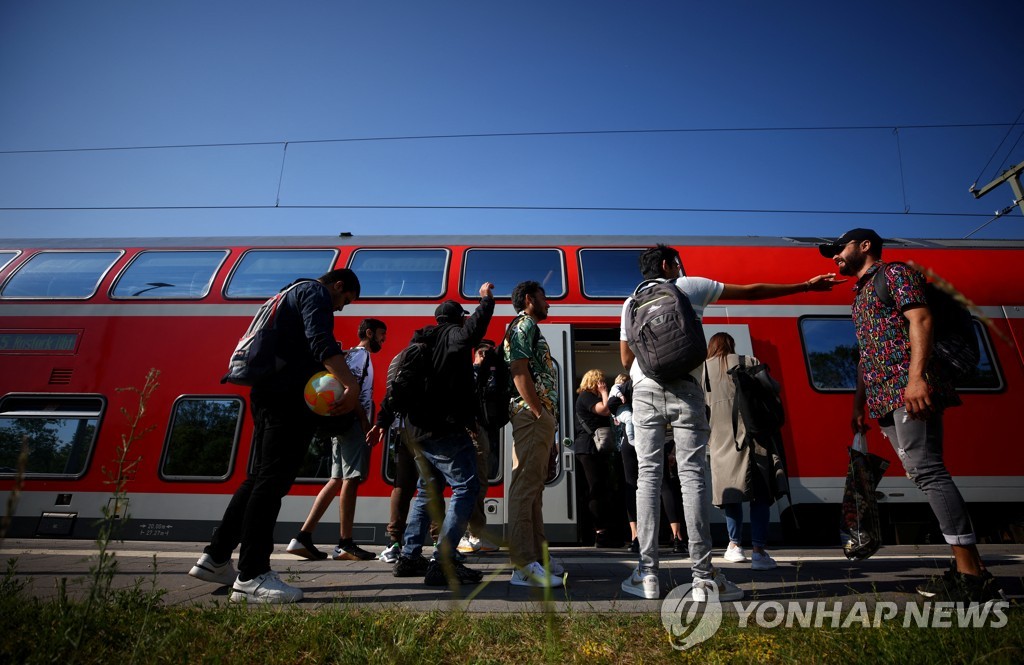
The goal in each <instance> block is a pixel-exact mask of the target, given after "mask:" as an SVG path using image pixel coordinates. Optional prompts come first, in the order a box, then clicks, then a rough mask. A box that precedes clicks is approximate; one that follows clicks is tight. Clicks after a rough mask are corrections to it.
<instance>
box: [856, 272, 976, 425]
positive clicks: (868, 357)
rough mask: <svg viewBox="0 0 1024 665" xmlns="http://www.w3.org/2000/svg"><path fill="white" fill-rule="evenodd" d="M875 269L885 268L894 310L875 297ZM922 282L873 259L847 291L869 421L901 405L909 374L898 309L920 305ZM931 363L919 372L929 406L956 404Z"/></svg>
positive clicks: (906, 334)
mask: <svg viewBox="0 0 1024 665" xmlns="http://www.w3.org/2000/svg"><path fill="white" fill-rule="evenodd" d="M879 270H885V275H886V280H887V281H888V284H889V293H890V294H891V295H892V300H893V303H895V305H896V306H895V307H886V306H885V304H884V303H882V301H881V300H880V299H879V298H878V294H877V293H876V291H875V283H874V277H875V273H876V272H878V271H879ZM924 284H925V279H924V275H922V274H921V273H920V272H918V271H916V270H914V269H913V268H910V267H909V266H907V265H904V264H902V263H884V262H882V261H877V262H875V263H874V264H873V265H872V266H871V267H870V268H868V270H867V272H866V273H864V275H863V276H862V277H861V278H860V279H859V280H857V283H856V285H854V287H853V290H854V293H855V294H856V296H855V298H854V301H853V325H854V328H855V329H856V331H857V345H858V347H859V351H860V369H861V372H862V374H863V377H864V387H865V389H866V397H867V407H868V413H870V414H871V417H872V418H881V417H882V416H884V415H886V414H887V413H889V412H890V411H894V410H895V409H898V408H900V407H902V406H904V401H903V391H904V389H905V388H906V387H907V380H908V379H909V375H910V321H908V320H907V318H906V317H905V316H903V310H904V309H906V308H907V307H909V306H910V305H916V304H922V303H925V302H926V300H925V294H924ZM933 362H934V358H933V359H932V360H930V361H929V369H928V371H926V372H925V381H927V382H928V385H929V386H931V388H932V395H931V399H932V402H933V403H934V404H937V405H938V406H940V407H947V406H955V405H957V404H959V403H960V399H959V398H958V397H957V395H956V392H955V391H954V390H953V386H952V384H951V383H950V382H949V381H948V380H945V379H942V378H940V376H941V373H940V372H936V371H935V369H934V368H933V367H932V366H931V363H933Z"/></svg>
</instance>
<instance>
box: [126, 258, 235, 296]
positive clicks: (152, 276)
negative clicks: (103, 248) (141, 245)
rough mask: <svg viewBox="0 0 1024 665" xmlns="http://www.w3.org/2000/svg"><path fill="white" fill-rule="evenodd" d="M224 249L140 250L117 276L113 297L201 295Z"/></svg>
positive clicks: (204, 294)
mask: <svg viewBox="0 0 1024 665" xmlns="http://www.w3.org/2000/svg"><path fill="white" fill-rule="evenodd" d="M227 255H228V252H227V250H212V251H145V252H140V253H139V254H138V255H137V256H136V257H135V258H134V259H133V260H132V262H131V263H130V264H128V267H127V268H125V270H124V272H122V273H121V275H120V276H119V277H118V278H117V282H116V283H115V284H114V288H113V290H112V291H111V294H110V295H111V297H112V298H140V297H141V298H182V299H198V298H203V297H205V296H206V294H208V293H209V292H210V285H211V284H212V283H213V275H214V273H216V272H217V268H219V267H220V265H221V264H222V263H224V259H225V258H227Z"/></svg>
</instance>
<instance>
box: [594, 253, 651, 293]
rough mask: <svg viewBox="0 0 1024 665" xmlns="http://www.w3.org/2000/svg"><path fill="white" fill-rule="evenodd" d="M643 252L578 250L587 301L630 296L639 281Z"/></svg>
mask: <svg viewBox="0 0 1024 665" xmlns="http://www.w3.org/2000/svg"><path fill="white" fill-rule="evenodd" d="M644 251H645V250H643V249H581V250H580V276H581V279H582V280H583V295H585V296H587V297H588V298H616V299H620V300H621V299H622V298H625V297H626V296H629V295H632V294H633V290H634V289H636V287H637V284H639V283H640V280H642V279H643V275H641V274H640V255H641V254H642V253H643V252H644Z"/></svg>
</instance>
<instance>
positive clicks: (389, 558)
mask: <svg viewBox="0 0 1024 665" xmlns="http://www.w3.org/2000/svg"><path fill="white" fill-rule="evenodd" d="M401 553H402V548H401V547H399V546H398V543H391V545H390V546H389V547H386V548H384V550H383V551H381V553H380V554H378V555H377V559H378V560H380V561H383V562H384V563H395V562H396V561H398V557H399V556H400V555H401Z"/></svg>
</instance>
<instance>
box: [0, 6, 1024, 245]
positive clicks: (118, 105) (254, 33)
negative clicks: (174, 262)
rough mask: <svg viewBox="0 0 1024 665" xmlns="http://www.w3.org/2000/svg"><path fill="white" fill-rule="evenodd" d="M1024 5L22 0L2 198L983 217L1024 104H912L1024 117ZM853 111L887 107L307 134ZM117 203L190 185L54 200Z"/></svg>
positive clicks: (661, 225) (395, 224)
mask: <svg viewBox="0 0 1024 665" xmlns="http://www.w3.org/2000/svg"><path fill="white" fill-rule="evenodd" d="M708 5H714V6H711V7H709V6H708ZM1022 29H1024V3H1022V2H1020V0H992V1H989V2H953V1H948V0H938V1H937V2H931V3H925V4H922V3H921V2H904V1H894V2H868V3H811V2H743V1H740V2H729V3H697V2H664V1H662V2H627V1H625V0H618V1H614V2H613V1H603V0H576V1H560V0H546V1H543V2H534V1H516V2H511V1H507V2H497V1H493V0H492V1H481V0H474V1H465V2H433V1H428V0H417V1H402V2H398V1H387V0H379V1H374V2H367V1H366V0H359V1H347V0H333V1H313V0H303V1H302V2H267V1H263V0H258V1H252V0H249V1H246V2H224V1H218V2H209V1H203V2H200V1H196V0H175V1H174V2H169V1H168V2H153V1H148V0H147V1H139V0H122V1H117V2H105V1H102V0H89V1H83V0H63V1H61V0H55V1H47V2H30V1H27V0H8V1H7V2H2V3H0V152H2V153H3V154H0V208H8V209H10V208H33V209H37V210H0V238H2V237H35V236H70V237H77V236H90V237H95V236H123V235H129V236H136V235H142V236H181V235H204V236H209V235H280V234H284V235H318V234H327V235H334V234H337V233H338V232H340V231H351V232H353V233H356V234H370V233H374V234H376V233H384V234H409V233H524V234H527V235H533V234H545V233H593V234H625V235H629V234H635V233H636V234H661V233H665V234H673V235H682V234H699V235H709V234H710V235H719V234H724V235H815V236H821V235H823V236H836V235H839V234H840V233H841V232H843V231H845V230H846V229H848V228H851V227H854V226H873V227H874V228H876V229H878V230H879V231H880V232H881V233H882V235H883V236H886V237H962V236H964V235H966V234H968V233H970V232H971V231H972V230H974V229H975V228H976V227H978V226H980V225H982V224H984V223H985V222H986V221H988V219H989V217H990V216H991V214H992V213H993V211H995V210H997V209H1000V208H1003V207H1005V206H1007V205H1008V204H1009V203H1010V202H1011V201H1012V193H1011V191H1010V189H1009V187H1008V186H1005V185H1004V186H1003V187H1002V188H1000V189H999V190H997V191H995V192H993V193H991V194H989V195H988V196H986V197H985V198H983V199H980V200H975V199H974V198H973V197H972V196H971V195H970V194H969V193H968V187H969V186H970V185H971V183H972V182H974V181H975V179H976V178H979V175H980V181H981V182H980V184H984V183H986V182H988V181H990V180H992V179H993V178H994V177H996V176H997V175H998V173H999V170H1000V166H1001V165H1002V166H1003V167H1004V168H1005V167H1006V166H1009V165H1012V164H1016V163H1018V162H1021V161H1024V140H1021V141H1020V142H1018V143H1016V147H1015V148H1014V149H1013V150H1012V151H1010V146H1011V145H1013V144H1014V143H1015V142H1016V141H1017V140H1018V138H1019V137H1020V136H1021V133H1022V132H1024V125H1019V126H1017V127H1013V128H1012V131H1011V128H1009V127H1006V126H1001V127H970V128H965V127H960V128H941V129H923V128H912V127H910V126H911V125H936V124H938V125H950V124H983V123H1011V122H1013V121H1014V120H1016V119H1017V118H1018V115H1019V114H1020V112H1021V111H1022V109H1024V85H1021V82H1020V74H1021V65H1022V63H1024V39H1022V37H1021V35H1022ZM1021 119H1022V120H1024V117H1022V118H1021ZM838 126H842V127H864V126H872V127H873V126H879V127H881V129H847V130H827V131H826V130H822V131H724V132H678V133H618V134H578V135H572V134H568V135H552V136H505V137H483V138H446V139H401V140H370V141H351V140H350V141H342V142H324V143H303V141H321V140H330V139H366V138H380V137H386V138H392V137H419V136H434V135H454V134H460V135H461V134H495V133H533V132H539V133H542V132H590V131H603V130H645V129H700V128H719V129H755V128H781V127H787V128H805V127H838ZM894 126H901V127H903V129H901V130H900V131H899V134H898V141H897V135H895V134H894V133H893V131H892V129H891V127H894ZM1008 131H1009V137H1008V138H1007V140H1006V142H1005V143H1004V144H1003V147H1002V149H1001V150H999V151H998V152H997V153H996V156H995V158H994V159H993V160H992V163H991V164H990V165H989V166H988V167H987V168H985V169H984V170H983V167H984V166H985V164H986V162H987V161H988V160H989V158H990V157H991V156H992V155H993V153H994V152H995V151H996V148H997V146H998V145H999V143H1000V141H1001V140H1002V139H1003V138H1004V136H1006V135H1007V132H1008ZM259 142H269V144H268V145H248V146H224V147H202V148H168V149H149V150H120V151H76V152H12V151H40V150H68V149H78V148H110V147H123V148H137V147H140V146H166V145H186V144H187V145H195V144H224V143H259ZM284 142H291V143H289V145H288V147H287V151H286V152H285V151H284V148H283V143H284ZM900 154H902V160H901V159H900ZM285 155H286V158H285V159H284V161H283V171H282V157H283V156H285ZM901 171H902V175H901ZM279 190H280V191H279ZM277 203H279V204H280V206H281V207H280V208H278V209H274V208H273V206H275V204H277ZM301 206H382V207H380V208H375V207H370V208H360V207H340V208H322V209H315V208H314V209H309V208H301ZM388 206H413V207H415V206H426V207H427V208H425V209H415V208H399V209H395V208H388ZM437 206H451V207H455V208H460V207H474V206H478V207H479V206H483V207H492V206H528V207H553V208H648V209H649V208H671V209H703V211H679V210H676V211H642V210H629V211H622V210H619V211H607V210H583V211H581V210H479V209H462V210H459V209H444V208H436V207H437ZM95 207H99V208H132V207H135V208H168V209H160V210H113V209H111V210H81V209H77V210H76V209H70V210H38V209H39V208H51V209H52V208H95ZM203 207H209V208H208V209H204V208H203ZM907 208H909V210H910V212H912V213H923V212H938V213H956V216H916V215H905V214H902V212H903V211H904V210H905V209H907ZM712 210H766V211H823V212H820V213H815V214H800V213H797V212H786V213H778V212H763V213H756V214H754V213H727V212H712ZM830 211H831V212H830ZM844 211H845V212H851V211H865V212H892V213H894V214H892V215H871V216H867V215H849V214H834V213H836V212H844ZM975 237H978V238H1018V239H1019V238H1024V217H1022V215H1021V213H1020V211H1019V209H1018V210H1016V211H1014V212H1013V213H1011V214H1010V215H1008V216H1006V217H1004V218H1003V219H1000V220H997V221H996V222H994V223H992V224H990V225H989V226H987V227H986V228H985V229H984V230H982V231H981V232H979V233H977V234H976V236H975Z"/></svg>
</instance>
